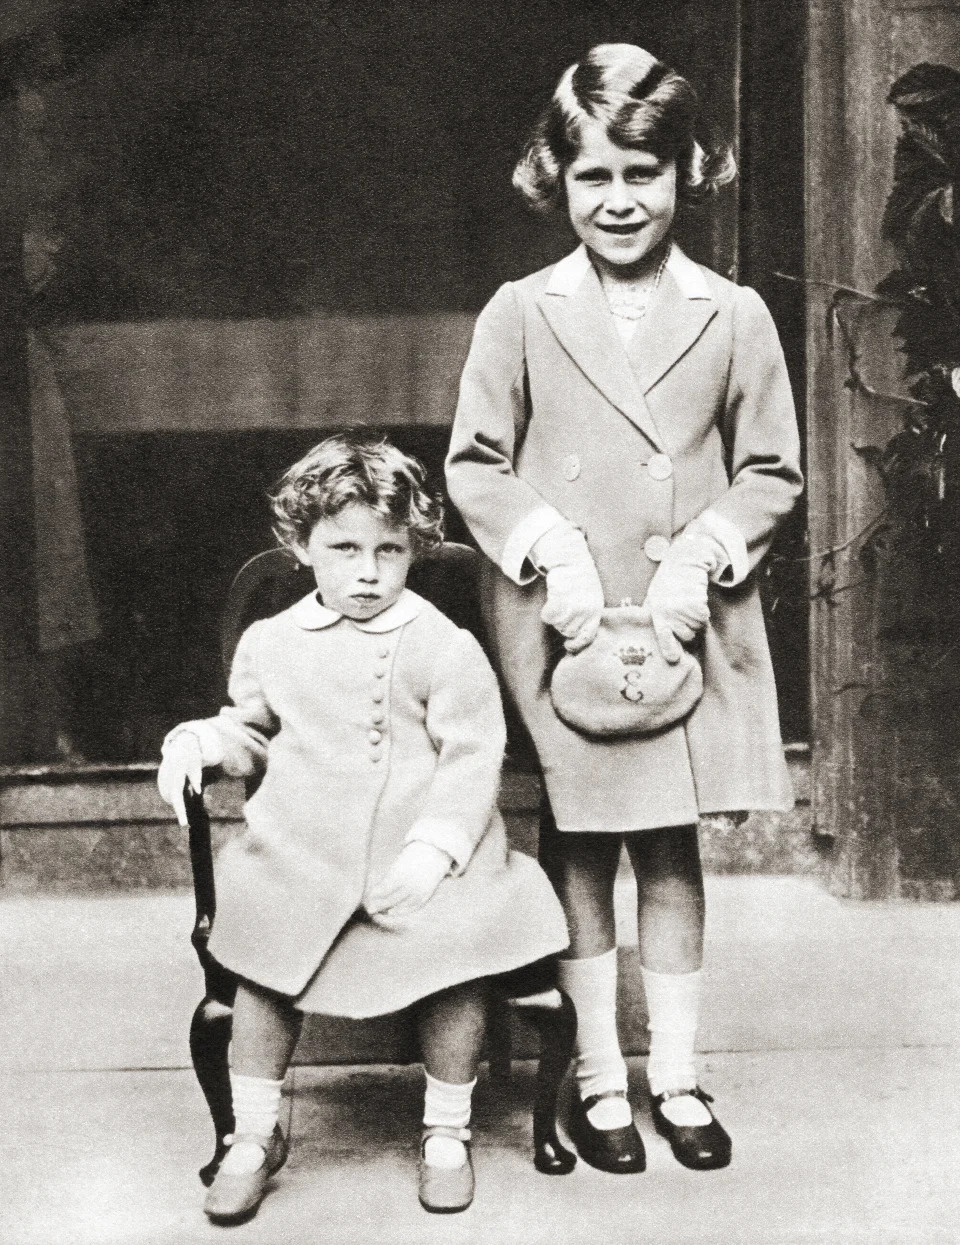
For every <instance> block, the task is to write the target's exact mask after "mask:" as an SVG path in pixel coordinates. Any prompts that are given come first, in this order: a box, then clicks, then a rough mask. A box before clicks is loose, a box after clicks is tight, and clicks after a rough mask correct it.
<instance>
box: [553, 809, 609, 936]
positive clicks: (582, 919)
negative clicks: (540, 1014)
mask: <svg viewBox="0 0 960 1245" xmlns="http://www.w3.org/2000/svg"><path fill="white" fill-rule="evenodd" d="M621 846H622V842H621V838H620V836H619V835H618V834H568V833H561V832H559V831H554V832H553V835H552V837H551V841H550V847H549V852H547V853H545V854H544V858H543V867H544V869H545V870H546V872H547V876H548V877H549V878H550V881H551V882H552V883H553V889H554V890H555V891H556V892H557V895H558V897H559V899H560V903H561V904H562V905H563V911H564V914H565V915H566V918H567V928H568V929H569V931H570V949H569V950H568V951H567V952H565V956H566V958H567V959H571V960H585V959H590V958H592V957H593V956H597V955H603V954H605V953H606V952H608V951H610V950H612V949H613V947H615V946H616V942H617V933H616V924H615V921H614V915H613V884H614V881H615V880H616V876H617V866H618V864H619V863H620V850H621Z"/></svg>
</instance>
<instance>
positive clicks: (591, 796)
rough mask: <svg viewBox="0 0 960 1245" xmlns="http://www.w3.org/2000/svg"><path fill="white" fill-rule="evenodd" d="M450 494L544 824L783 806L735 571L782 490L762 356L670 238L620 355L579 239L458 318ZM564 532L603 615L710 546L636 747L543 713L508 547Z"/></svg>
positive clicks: (756, 636)
mask: <svg viewBox="0 0 960 1245" xmlns="http://www.w3.org/2000/svg"><path fill="white" fill-rule="evenodd" d="M447 482H448V487H449V490H450V495H451V497H452V499H453V501H454V502H455V504H456V505H457V507H458V508H459V509H460V511H461V513H462V515H463V517H464V519H465V521H466V523H467V525H468V527H469V528H470V530H471V531H472V533H473V534H474V536H475V537H476V539H477V541H478V543H479V544H480V546H481V548H482V549H483V550H484V552H485V553H486V554H487V556H488V558H489V559H490V564H489V566H488V567H487V579H486V592H485V608H486V613H487V621H488V626H489V629H490V635H491V641H492V645H493V648H494V651H495V657H496V660H497V662H498V664H499V666H500V669H501V672H502V674H503V677H504V680H505V682H506V684H507V687H508V688H509V690H510V692H511V694H512V695H513V697H514V699H515V700H516V703H517V706H518V709H519V711H520V713H521V715H522V717H523V719H524V721H525V723H526V725H527V727H528V729H529V731H530V734H531V736H532V738H533V741H534V744H535V745H536V748H537V751H538V754H539V757H540V761H541V764H542V766H543V771H544V779H545V782H546V786H547V791H548V795H549V798H550V802H551V806H552V808H553V812H554V815H555V817H556V819H557V823H558V826H559V827H560V828H561V829H563V830H578V831H616V832H620V831H629V830H644V829H651V828H655V827H663V826H671V825H685V824H690V823H692V822H694V821H696V820H697V818H698V816H699V815H700V814H701V813H708V812H720V811H731V810H739V809H763V808H767V809H770V808H772V809H777V808H786V807H789V806H790V805H791V803H792V793H791V791H790V784H789V779H788V776H787V772H786V767H785V764H784V758H783V749H782V744H781V740H780V731H779V722H778V714H777V703H776V689H775V685H774V678H773V670H772V666H771V661H770V654H769V649H768V645H767V639H766V633H765V629H764V624H763V617H762V614H761V608H760V599H759V595H758V592H757V587H756V583H755V580H754V577H753V576H752V575H751V573H750V572H751V571H752V570H753V568H754V567H755V566H756V564H757V562H758V561H759V560H760V558H761V557H762V556H763V554H764V553H765V552H766V551H767V549H768V548H769V545H770V542H771V540H772V537H773V535H774V531H775V529H776V526H777V524H778V522H779V521H780V520H781V519H782V518H783V517H784V516H785V515H786V514H787V513H788V512H789V510H790V509H791V507H792V505H793V503H794V501H795V499H796V497H797V494H798V493H799V491H800V489H801V486H802V480H801V476H800V470H799V442H798V435H797V426H796V417H795V413H794V406H793V400H792V395H791V391H790V385H789V381H788V377H787V372H786V367H785V364H784V360H783V353H782V350H781V348H780V343H779V340H778V338H777V333H776V329H775V328H774V325H773V321H772V319H771V317H770V314H769V312H768V311H767V309H766V307H765V306H764V304H763V302H762V301H761V299H760V298H759V296H758V295H757V294H756V293H755V292H754V291H753V290H750V289H746V288H742V287H739V286H736V285H734V284H732V283H731V282H729V281H726V280H724V279H723V278H721V277H719V276H717V275H716V274H715V273H713V272H710V271H709V270H708V269H705V268H701V267H700V266H699V265H696V264H694V263H693V262H692V261H691V260H689V259H688V258H687V257H686V256H684V255H683V254H682V252H680V251H679V250H678V248H677V247H676V246H674V247H672V249H671V252H670V255H669V258H668V262H667V265H666V267H665V270H664V272H663V276H662V279H661V282H660V285H659V287H658V289H657V291H656V293H655V295H654V297H653V299H652V300H651V304H650V307H649V310H648V312H647V315H646V317H645V318H644V320H643V321H642V322H641V323H640V327H639V330H638V332H637V333H636V335H635V336H634V338H633V339H632V340H631V341H630V343H629V345H627V346H624V344H623V342H622V340H621V338H620V336H619V334H618V332H617V330H616V326H615V324H614V321H613V318H612V316H611V314H610V311H609V309H608V307H607V303H606V299H605V297H604V294H603V290H602V287H601V285H600V281H599V278H598V277H597V274H596V272H595V270H594V268H593V266H592V265H591V263H590V261H589V258H588V257H587V253H586V251H585V250H584V249H583V248H582V247H581V248H580V249H579V250H578V251H577V252H575V253H574V254H573V255H571V256H568V257H567V258H566V259H565V260H562V261H561V262H560V263H559V264H557V265H555V266H553V267H550V268H547V269H544V270H543V271H541V272H538V273H535V274H533V275H532V276H529V277H527V278H525V279H524V280H522V281H518V282H515V283H508V284H507V285H504V286H502V287H501V288H500V289H499V290H498V291H497V293H496V294H495V295H494V297H493V298H492V300H491V301H490V303H489V304H488V305H487V306H486V307H485V308H484V310H483V312H482V313H481V315H480V317H479V319H478V321H477V326H476V331H475V334H474V338H473V344H472V346H471V349H470V354H469V356H468V359H467V362H466V366H465V368H464V372H463V379H462V382H461V388H460V400H459V404H458V407H457V413H456V419H455V422H454V427H453V434H452V441H451V446H450V452H449V455H448V460H447ZM558 516H563V517H564V518H566V519H568V520H570V521H571V522H572V523H574V524H575V525H576V526H577V527H579V528H581V529H582V530H583V531H584V533H585V534H586V538H587V543H588V546H589V548H590V552H591V554H592V555H593V558H594V561H595V563H596V566H597V570H598V572H599V575H600V579H601V582H602V584H603V587H604V592H605V596H606V600H607V604H608V605H618V604H620V603H621V601H622V600H623V599H625V598H631V599H632V600H633V601H634V602H636V603H640V602H642V601H643V598H644V596H645V595H646V591H647V588H648V586H649V584H650V581H651V579H652V577H653V575H654V573H655V571H656V569H657V565H658V562H659V560H660V559H662V557H663V553H664V550H665V548H666V547H667V545H668V543H669V541H670V540H671V539H672V538H673V537H674V535H676V533H678V532H679V531H681V529H683V528H684V527H685V526H686V525H687V524H688V523H690V521H691V520H693V519H697V518H699V519H700V520H701V521H702V522H704V523H705V524H706V525H707V526H708V527H709V529H710V531H711V532H712V533H713V535H715V536H716V538H717V539H718V540H719V541H720V543H721V544H722V545H723V547H724V548H725V550H726V553H727V564H726V566H725V567H724V568H722V574H721V575H720V576H719V577H718V578H719V582H718V583H717V584H715V585H712V586H711V589H710V608H711V614H712V617H711V622H710V624H709V626H708V627H707V630H706V632H705V634H704V636H703V639H702V643H701V644H700V645H699V655H700V656H701V659H702V662H703V669H704V684H705V686H704V694H703V698H702V700H701V701H700V703H699V704H698V705H697V707H696V708H695V709H694V711H693V713H692V714H691V715H690V717H689V718H687V719H686V721H685V722H683V723H681V724H679V725H677V726H674V727H673V728H671V729H668V730H665V731H662V732H660V733H658V734H655V735H650V736H647V737H643V738H632V739H624V738H621V739H615V740H610V739H604V740H602V741H601V740H595V739H590V738H587V737H586V736H584V735H580V734H578V733H577V732H575V731H573V730H571V729H569V728H568V727H566V726H565V725H564V724H563V722H561V721H560V720H559V718H557V716H556V714H555V713H554V712H553V709H552V706H551V703H550V698H549V678H550V673H551V670H552V667H553V664H554V663H555V661H556V659H557V657H558V656H559V654H560V652H561V651H562V650H561V647H560V646H561V640H560V637H559V636H558V635H557V633H556V632H553V631H551V630H550V629H549V628H546V627H544V625H543V624H542V623H541V622H540V618H539V615H540V610H541V608H542V606H543V603H544V599H545V588H544V583H543V580H542V578H540V577H537V576H536V575H535V574H534V572H533V568H532V567H531V565H530V563H529V562H528V561H527V560H526V554H527V553H528V551H529V550H530V548H531V547H532V545H533V544H534V542H535V541H536V539H537V538H538V537H539V536H540V535H541V534H542V533H543V532H544V531H545V530H547V528H548V527H549V526H550V525H551V524H552V523H555V522H556V521H557V518H558Z"/></svg>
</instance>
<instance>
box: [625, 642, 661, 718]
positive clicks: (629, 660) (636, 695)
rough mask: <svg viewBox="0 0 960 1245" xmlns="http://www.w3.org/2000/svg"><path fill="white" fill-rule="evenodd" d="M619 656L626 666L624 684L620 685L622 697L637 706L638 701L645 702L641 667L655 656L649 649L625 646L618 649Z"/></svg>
mask: <svg viewBox="0 0 960 1245" xmlns="http://www.w3.org/2000/svg"><path fill="white" fill-rule="evenodd" d="M617 656H618V657H619V658H620V660H621V662H622V663H623V664H624V666H626V670H624V672H623V683H622V684H621V685H620V695H621V696H622V697H623V698H624V700H629V701H631V702H632V703H633V704H636V702H637V701H638V700H643V692H642V691H641V690H640V677H641V676H640V667H641V666H642V665H643V663H644V662H645V661H646V660H647V658H648V657H652V656H653V654H652V653H651V651H650V649H648V648H638V647H637V646H636V645H633V644H625V645H624V646H623V648H618V649H617Z"/></svg>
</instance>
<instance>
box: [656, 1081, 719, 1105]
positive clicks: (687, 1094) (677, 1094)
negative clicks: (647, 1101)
mask: <svg viewBox="0 0 960 1245" xmlns="http://www.w3.org/2000/svg"><path fill="white" fill-rule="evenodd" d="M657 1097H658V1098H659V1099H660V1101H661V1102H666V1101H667V1099H668V1098H696V1099H697V1100H698V1101H699V1102H702V1103H703V1104H704V1106H706V1104H707V1103H708V1102H713V1095H712V1094H708V1093H707V1092H706V1090H703V1089H701V1088H700V1086H699V1085H694V1087H693V1089H665V1090H664V1091H663V1093H662V1094H657Z"/></svg>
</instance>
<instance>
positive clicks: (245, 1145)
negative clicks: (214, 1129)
mask: <svg viewBox="0 0 960 1245" xmlns="http://www.w3.org/2000/svg"><path fill="white" fill-rule="evenodd" d="M282 1088H283V1081H271V1080H267V1079H266V1078H265V1077H259V1076H242V1075H239V1074H238V1073H235V1072H231V1073H230V1089H231V1091H232V1093H233V1114H234V1119H235V1120H236V1124H235V1126H234V1136H235V1137H240V1136H244V1135H249V1134H252V1135H253V1136H255V1137H269V1136H270V1134H271V1133H272V1132H273V1130H274V1127H275V1125H276V1123H277V1119H278V1117H279V1115H280V1091H281V1089H282ZM263 1154H264V1151H263V1148H262V1147H261V1146H259V1145H257V1144H256V1143H255V1142H251V1141H240V1142H237V1143H235V1144H234V1145H232V1146H231V1147H230V1149H229V1150H228V1151H227V1153H226V1155H225V1157H224V1160H223V1163H222V1165H221V1166H222V1170H223V1171H225V1172H229V1173H230V1174H231V1175H233V1176H239V1175H244V1174H246V1173H247V1172H252V1171H256V1170H257V1168H258V1167H259V1166H260V1164H261V1163H262V1162H263Z"/></svg>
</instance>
